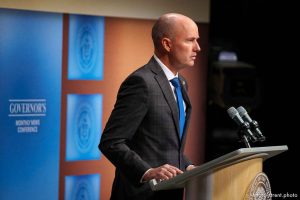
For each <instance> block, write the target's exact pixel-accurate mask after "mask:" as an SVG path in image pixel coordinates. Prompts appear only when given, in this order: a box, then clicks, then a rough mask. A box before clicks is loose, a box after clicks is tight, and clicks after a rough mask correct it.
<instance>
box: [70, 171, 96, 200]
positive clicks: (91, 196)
mask: <svg viewBox="0 0 300 200" xmlns="http://www.w3.org/2000/svg"><path fill="white" fill-rule="evenodd" d="M74 199H83V200H85V199H88V200H99V199H100V175H99V174H89V175H81V176H66V177H65V200H74Z"/></svg>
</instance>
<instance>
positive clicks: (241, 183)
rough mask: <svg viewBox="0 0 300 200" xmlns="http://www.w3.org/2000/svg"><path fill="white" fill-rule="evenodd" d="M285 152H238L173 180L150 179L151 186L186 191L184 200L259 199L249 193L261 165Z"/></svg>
mask: <svg viewBox="0 0 300 200" xmlns="http://www.w3.org/2000/svg"><path fill="white" fill-rule="evenodd" d="M286 150H288V147H287V146H269V147H255V148H241V149H238V150H235V151H233V152H231V153H228V154H226V155H223V156H221V157H219V158H216V159H214V160H212V161H210V162H207V163H204V164H202V165H201V166H199V167H196V168H194V169H193V170H190V171H186V172H184V173H183V174H180V175H178V176H176V177H174V178H172V179H169V180H165V181H162V182H157V181H156V180H155V179H153V180H151V181H150V186H151V188H152V190H154V191H157V190H168V189H175V188H185V197H186V200H200V199H201V200H242V199H259V198H253V197H249V189H250V187H251V186H252V185H253V182H254V179H255V178H256V177H257V175H258V174H260V173H261V172H262V166H263V161H264V160H266V159H268V158H271V157H273V156H275V155H277V154H280V153H282V152H284V151H286ZM255 180H256V179H255ZM263 185H264V183H263ZM266 199H269V198H266Z"/></svg>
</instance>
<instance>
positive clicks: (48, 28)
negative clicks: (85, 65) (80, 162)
mask: <svg viewBox="0 0 300 200" xmlns="http://www.w3.org/2000/svg"><path fill="white" fill-rule="evenodd" d="M61 53H62V15H61V14H53V13H43V12H29V11H17V10H8V9H0V130H1V131H0V163H1V164H0V188H1V189H0V199H9V200H19V199H23V200H27V199H28V200H40V199H43V200H54V199H58V188H59V155H60V151H59V149H60V112H61V79H62V76H61V71H62V66H61V63H62V55H61Z"/></svg>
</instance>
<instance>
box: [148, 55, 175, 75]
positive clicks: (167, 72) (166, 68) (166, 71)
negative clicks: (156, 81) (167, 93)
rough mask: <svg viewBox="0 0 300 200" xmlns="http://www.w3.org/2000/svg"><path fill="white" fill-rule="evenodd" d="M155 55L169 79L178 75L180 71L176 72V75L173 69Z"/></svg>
mask: <svg viewBox="0 0 300 200" xmlns="http://www.w3.org/2000/svg"><path fill="white" fill-rule="evenodd" d="M153 57H154V59H155V60H156V62H157V63H158V64H159V66H160V67H161V68H162V70H163V71H164V73H165V75H166V76H167V79H168V80H169V81H170V80H172V79H173V78H175V77H178V73H176V75H175V76H174V74H173V72H171V70H170V69H169V68H168V67H167V66H166V65H164V63H162V62H161V60H159V58H158V57H157V56H156V55H155V54H154V55H153Z"/></svg>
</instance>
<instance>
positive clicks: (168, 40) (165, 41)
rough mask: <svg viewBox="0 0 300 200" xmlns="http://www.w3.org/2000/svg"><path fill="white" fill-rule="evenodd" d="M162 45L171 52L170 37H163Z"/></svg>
mask: <svg viewBox="0 0 300 200" xmlns="http://www.w3.org/2000/svg"><path fill="white" fill-rule="evenodd" d="M161 43H162V46H163V48H164V50H165V51H167V52H170V51H171V47H172V42H171V40H170V39H169V38H163V39H162V40H161Z"/></svg>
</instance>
